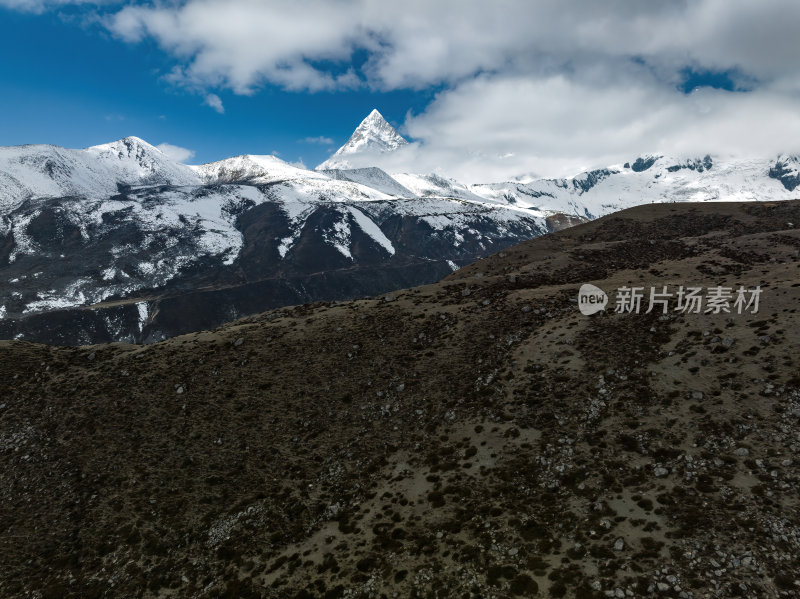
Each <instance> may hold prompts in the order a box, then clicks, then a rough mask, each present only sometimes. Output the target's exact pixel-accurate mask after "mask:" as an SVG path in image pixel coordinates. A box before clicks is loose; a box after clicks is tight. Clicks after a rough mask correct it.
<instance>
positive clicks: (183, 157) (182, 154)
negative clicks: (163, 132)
mask: <svg viewBox="0 0 800 599" xmlns="http://www.w3.org/2000/svg"><path fill="white" fill-rule="evenodd" d="M156 147H157V148H158V149H159V150H161V151H162V152H163V153H164V154H166V155H167V157H169V158H171V159H172V160H174V161H175V162H186V161H187V160H191V159H192V158H194V150H189V149H187V148H182V147H180V146H174V145H172V144H168V143H163V144H158V145H157V146H156Z"/></svg>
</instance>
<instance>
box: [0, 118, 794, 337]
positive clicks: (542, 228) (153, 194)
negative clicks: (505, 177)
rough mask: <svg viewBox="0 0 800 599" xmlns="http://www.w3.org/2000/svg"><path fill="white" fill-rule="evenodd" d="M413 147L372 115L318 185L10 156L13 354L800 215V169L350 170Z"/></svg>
mask: <svg viewBox="0 0 800 599" xmlns="http://www.w3.org/2000/svg"><path fill="white" fill-rule="evenodd" d="M406 143H407V142H406V140H405V139H403V138H402V137H401V136H400V135H399V134H398V133H397V131H396V130H395V129H394V128H393V127H392V126H391V125H390V124H389V123H387V122H386V121H385V119H383V117H382V116H381V115H380V113H378V112H377V111H373V112H372V113H370V115H369V116H368V117H367V118H366V119H365V120H364V121H363V122H362V123H361V124H360V125H359V126H358V128H357V129H356V131H355V132H354V134H353V135H352V136H351V138H350V139H349V140H348V141H347V143H346V144H345V145H344V146H342V148H340V149H339V150H338V151H337V152H336V153H335V154H334V155H333V156H332V157H331V158H330V159H329V160H327V161H326V162H324V163H323V164H321V165H320V166H319V167H317V169H315V170H309V169H305V168H299V167H296V166H293V165H290V164H288V163H286V162H284V161H282V160H280V159H278V158H277V157H275V156H252V155H245V156H237V157H234V158H228V159H225V160H221V161H218V162H214V163H210V164H204V165H200V166H189V165H184V164H180V163H177V162H175V161H174V160H171V159H170V158H169V157H167V156H166V155H165V154H164V153H162V152H161V151H160V150H158V149H157V148H155V147H154V146H152V145H150V144H148V143H147V142H145V141H143V140H141V139H139V138H136V137H128V138H125V139H122V140H119V141H116V142H113V143H109V144H105V145H101V146H94V147H90V148H87V149H84V150H69V149H65V148H60V147H56V146H47V145H29V146H16V147H4V148H0V280H2V281H3V284H2V285H0V338H15V339H26V340H35V341H43V342H49V343H59V344H67V345H74V344H86V343H96V342H102V341H132V342H152V341H157V340H160V339H163V338H166V337H170V336H173V335H176V334H180V333H185V332H189V331H194V330H200V329H208V328H213V327H215V326H218V325H220V324H222V323H224V322H227V321H230V320H233V319H235V318H238V317H241V316H244V315H247V314H252V313H257V312H261V311H263V310H266V309H270V308H275V307H278V306H282V305H288V304H299V303H304V302H310V301H319V300H323V301H338V300H344V299H349V298H354V297H363V296H367V295H376V294H382V293H389V292H392V291H394V290H396V289H400V288H404V287H410V286H413V285H419V284H425V283H431V282H433V281H436V280H439V279H440V278H441V277H443V276H445V275H447V274H449V273H450V272H452V271H453V270H455V269H457V268H459V267H461V266H464V265H466V264H469V263H472V262H474V261H475V260H477V259H479V258H482V257H484V256H486V255H488V254H491V253H494V252H497V251H501V250H503V249H504V248H506V247H509V246H511V245H513V244H515V243H518V242H519V241H522V240H525V239H530V238H532V237H536V236H539V235H541V234H544V233H547V232H550V231H554V230H558V229H561V228H563V227H566V226H570V225H574V224H576V223H580V222H583V221H586V220H591V219H594V218H597V217H599V216H603V215H606V214H609V213H611V212H615V211H618V210H621V209H624V208H627V207H631V206H635V205H639V204H643V203H651V202H678V201H714V200H778V199H788V198H791V197H793V195H794V193H793V192H794V190H795V188H796V187H797V186H798V185H800V161H799V160H798V158H797V157H794V156H779V157H773V158H764V159H749V160H743V159H724V158H718V157H712V156H708V155H705V156H700V157H694V158H692V157H669V156H662V155H658V154H653V155H646V156H641V157H636V158H634V159H632V160H631V161H630V162H628V163H625V164H620V165H612V166H608V167H605V168H602V169H596V170H592V171H587V172H583V173H580V174H578V175H576V176H574V177H569V178H560V179H536V180H526V181H510V182H500V183H485V184H464V183H461V182H459V181H455V180H453V179H449V178H447V177H445V176H443V175H441V174H438V173H429V174H415V173H387V172H385V171H383V170H381V169H379V168H377V167H362V168H348V166H350V165H351V161H353V160H354V159H355V158H356V157H359V156H361V157H362V158H363V155H364V153H367V154H370V153H374V152H381V153H383V152H392V151H395V150H397V149H398V148H402V147H403V146H404V145H405V144H406Z"/></svg>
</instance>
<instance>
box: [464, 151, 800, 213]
mask: <svg viewBox="0 0 800 599" xmlns="http://www.w3.org/2000/svg"><path fill="white" fill-rule="evenodd" d="M799 166H800V162H799V161H798V158H797V157H791V156H780V157H778V158H777V159H775V158H772V159H768V158H760V159H733V158H723V159H719V158H713V157H711V156H708V155H706V156H703V157H702V158H686V157H675V156H663V155H659V154H653V155H647V156H642V157H639V158H637V159H636V160H633V161H631V162H626V163H624V164H617V165H612V166H609V167H607V168H602V169H597V170H593V171H588V172H584V173H580V174H578V175H576V176H574V177H571V178H566V179H539V180H535V181H532V182H530V183H524V184H523V183H516V182H507V183H491V184H481V185H471V186H469V190H470V191H471V192H472V193H474V194H476V195H478V196H480V197H482V198H485V199H487V200H493V201H495V202H498V203H501V204H512V205H515V206H518V207H527V208H530V207H536V208H539V209H542V210H548V211H553V212H563V213H566V214H572V215H581V216H585V217H587V218H597V217H599V216H603V215H606V214H609V213H611V212H616V211H618V210H622V209H624V208H630V207H632V206H637V205H640V204H646V203H652V202H708V201H749V200H761V201H768V200H788V199H793V198H795V197H797V196H798V194H797V193H796V192H795V188H796V187H797V186H798V184H800V169H798V167H799Z"/></svg>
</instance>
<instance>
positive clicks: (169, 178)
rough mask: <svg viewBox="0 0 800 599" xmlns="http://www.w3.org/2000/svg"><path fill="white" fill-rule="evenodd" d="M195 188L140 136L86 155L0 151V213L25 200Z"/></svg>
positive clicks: (186, 171) (187, 172) (185, 170)
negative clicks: (167, 187)
mask: <svg viewBox="0 0 800 599" xmlns="http://www.w3.org/2000/svg"><path fill="white" fill-rule="evenodd" d="M198 183H200V179H199V177H198V176H197V174H196V173H195V172H194V171H193V170H192V169H191V168H189V167H188V166H185V165H183V164H178V163H176V162H175V161H173V160H171V159H170V158H169V157H168V156H167V155H166V154H164V153H163V152H161V150H159V149H158V148H155V147H153V146H151V145H150V144H149V143H147V142H145V141H143V140H141V139H139V138H138V137H126V138H125V139H120V140H119V141H115V142H113V143H109V144H104V145H100V146H93V147H90V148H86V149H84V150H69V149H66V148H60V147H58V146H50V145H26V146H11V147H0V210H3V211H4V212H5V211H8V210H12V209H14V208H15V207H17V206H19V205H20V204H21V203H22V202H23V201H25V200H26V199H29V198H37V197H58V196H68V195H80V196H83V197H90V198H102V197H108V196H110V195H112V194H114V193H116V192H117V191H118V190H119V189H120V187H133V186H137V185H159V184H164V185H197V184H198Z"/></svg>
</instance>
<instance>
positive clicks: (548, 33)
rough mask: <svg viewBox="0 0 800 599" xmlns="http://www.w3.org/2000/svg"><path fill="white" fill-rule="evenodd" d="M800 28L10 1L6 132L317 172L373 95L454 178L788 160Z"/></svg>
mask: <svg viewBox="0 0 800 599" xmlns="http://www.w3.org/2000/svg"><path fill="white" fill-rule="evenodd" d="M797 22H800V5H798V3H796V2H794V1H793V0H765V1H764V2H760V3H758V6H755V5H754V4H753V3H748V2H744V1H743V0H731V1H730V2H720V1H719V0H698V1H697V2H694V3H685V2H680V1H677V0H676V1H670V0H667V1H665V2H659V3H642V2H636V1H634V0H619V1H618V2H613V3H597V2H594V1H592V0H575V1H573V2H569V3H564V2H561V1H557V0H539V1H538V2H536V3H531V2H529V1H526V0H498V2H496V3H485V2H478V1H477V0H476V1H474V2H473V1H471V0H459V1H456V0H438V1H437V2H429V1H423V0H406V1H405V2H404V3H402V4H389V3H385V2H379V1H378V0H306V1H305V2H303V3H298V2H290V1H289V0H171V1H167V2H156V3H153V2H144V1H143V2H138V1H135V0H134V1H121V0H98V1H96V2H93V1H91V0H0V51H2V56H3V57H4V60H2V61H0V145H15V144H23V143H53V144H57V145H63V146H66V147H85V146H89V145H94V144H99V143H104V142H107V141H112V140H114V139H119V138H121V137H124V136H127V135H136V136H138V137H141V138H143V139H145V140H147V141H149V142H151V143H153V144H154V145H158V144H162V143H168V144H171V145H173V146H178V147H179V148H185V149H187V150H189V151H191V152H193V153H194V155H193V158H192V159H191V160H188V161H189V162H208V161H212V160H217V159H221V158H225V157H228V156H232V155H237V154H243V153H254V154H268V153H276V154H277V155H278V156H280V157H281V158H283V159H285V160H287V161H290V162H296V161H302V162H303V163H304V164H306V165H308V166H310V167H313V166H315V165H316V164H318V163H319V162H321V161H322V160H324V159H325V158H326V157H327V156H328V155H329V154H330V153H331V152H332V151H334V150H335V149H336V148H337V147H338V146H339V145H341V144H342V143H343V142H344V141H345V140H346V139H347V137H348V136H349V134H350V133H351V132H352V130H353V129H354V128H355V127H356V125H357V124H358V123H359V122H360V120H361V119H362V118H363V117H364V116H366V115H367V114H368V113H369V111H370V110H371V109H372V108H378V109H379V110H380V111H381V113H382V114H383V115H384V116H385V117H386V118H387V119H388V120H389V121H390V122H391V123H392V124H394V125H396V126H397V127H398V129H399V130H400V131H401V133H403V134H404V135H405V136H406V137H408V138H410V139H412V141H414V143H412V144H411V146H409V147H408V148H407V149H406V150H404V153H401V154H398V155H396V156H394V157H392V158H391V160H388V159H387V160H388V162H387V164H386V165H385V166H386V168H391V169H394V170H414V171H417V172H429V171H436V172H441V173H442V174H448V175H452V176H456V177H458V178H462V179H470V178H472V179H482V180H497V179H500V178H504V177H510V176H517V175H526V174H534V175H536V174H541V175H554V174H570V173H574V172H577V171H578V170H581V169H584V168H591V167H595V166H601V165H605V164H613V163H615V162H618V161H626V160H629V159H632V158H635V157H636V156H638V155H640V154H643V153H648V152H660V153H672V154H680V155H695V154H698V155H704V154H705V153H712V154H714V153H720V152H730V153H734V154H752V155H764V154H774V153H781V152H796V151H798V150H800V148H798V147H797V146H798V143H800V142H798V140H800V65H798V63H797V61H796V60H795V57H796V56H797V55H798V53H799V52H800V42H799V41H797V38H798V36H796V35H795V31H794V23H797ZM320 142H321V143H320ZM381 165H382V166H384V165H383V164H381Z"/></svg>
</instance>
